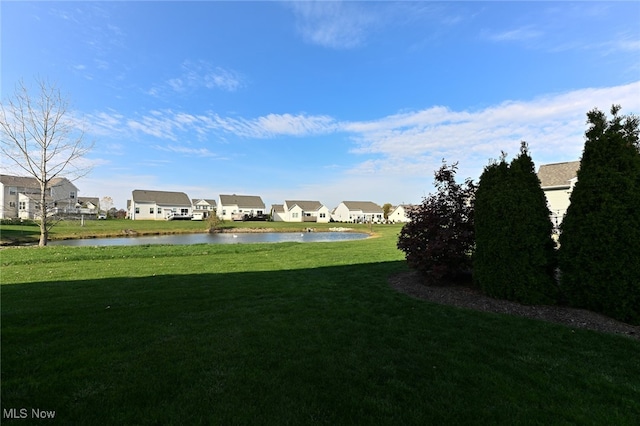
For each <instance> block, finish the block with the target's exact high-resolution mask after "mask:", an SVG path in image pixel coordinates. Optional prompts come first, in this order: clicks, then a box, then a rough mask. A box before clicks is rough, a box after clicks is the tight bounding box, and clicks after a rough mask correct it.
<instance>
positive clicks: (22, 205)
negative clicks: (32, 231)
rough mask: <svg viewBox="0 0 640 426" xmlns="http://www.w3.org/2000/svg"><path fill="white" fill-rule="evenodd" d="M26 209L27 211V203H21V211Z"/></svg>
mask: <svg viewBox="0 0 640 426" xmlns="http://www.w3.org/2000/svg"><path fill="white" fill-rule="evenodd" d="M26 209H27V202H26V201H20V210H26Z"/></svg>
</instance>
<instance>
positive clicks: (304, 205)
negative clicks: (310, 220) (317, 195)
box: [285, 200, 322, 212]
mask: <svg viewBox="0 0 640 426" xmlns="http://www.w3.org/2000/svg"><path fill="white" fill-rule="evenodd" d="M285 204H286V205H287V207H288V208H289V210H291V209H292V208H293V206H296V205H297V206H298V207H300V208H301V209H302V210H303V211H306V212H315V211H318V210H320V209H321V208H322V203H321V202H320V201H300V200H285Z"/></svg>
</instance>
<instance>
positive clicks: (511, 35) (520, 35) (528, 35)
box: [487, 26, 543, 41]
mask: <svg viewBox="0 0 640 426" xmlns="http://www.w3.org/2000/svg"><path fill="white" fill-rule="evenodd" d="M542 35H543V33H542V32H541V31H539V30H536V29H534V28H533V27H531V26H524V27H520V28H515V29H512V30H507V31H502V32H497V33H490V34H488V35H487V38H489V40H493V41H523V40H531V39H535V38H539V37H541V36H542Z"/></svg>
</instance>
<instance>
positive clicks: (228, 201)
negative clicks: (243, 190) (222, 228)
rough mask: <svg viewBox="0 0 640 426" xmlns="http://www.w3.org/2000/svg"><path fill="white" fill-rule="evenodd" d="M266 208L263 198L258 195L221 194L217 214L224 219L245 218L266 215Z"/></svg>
mask: <svg viewBox="0 0 640 426" xmlns="http://www.w3.org/2000/svg"><path fill="white" fill-rule="evenodd" d="M265 211H266V208H265V205H264V202H263V201H262V198H260V197H259V196H257V195H236V194H233V195H223V194H220V197H219V202H218V208H217V214H218V217H219V218H220V219H222V220H244V219H246V218H252V217H260V218H261V217H264V214H265Z"/></svg>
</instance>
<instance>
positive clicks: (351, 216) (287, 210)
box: [0, 161, 580, 226]
mask: <svg viewBox="0 0 640 426" xmlns="http://www.w3.org/2000/svg"><path fill="white" fill-rule="evenodd" d="M579 167H580V162H579V161H571V162H563V163H554V164H544V165H542V166H540V168H539V170H538V179H539V180H540V183H541V186H542V189H543V190H544V193H545V195H546V197H547V203H548V206H549V209H550V210H551V220H552V222H553V223H554V225H556V226H559V225H560V223H561V222H562V218H563V217H564V215H565V214H566V211H567V208H568V207H569V200H570V197H571V192H572V191H573V187H574V185H575V183H576V182H577V171H578V168H579ZM78 192H79V191H78V188H77V187H76V186H75V185H74V184H73V183H72V182H71V181H69V180H68V179H66V178H55V179H52V180H51V182H50V185H49V188H48V192H47V194H46V196H45V202H46V203H47V211H48V214H68V215H84V214H86V215H97V214H98V213H100V203H99V199H98V198H97V197H79V196H78ZM0 197H1V199H0V218H2V219H5V218H21V219H36V218H37V217H38V215H39V214H40V208H39V207H40V206H39V204H40V185H39V183H38V181H37V180H36V179H34V178H30V177H20V176H10V175H0ZM411 208H412V206H411V205H405V204H403V205H399V206H396V207H394V208H393V209H392V210H391V212H390V213H389V215H388V218H387V219H386V220H388V221H390V222H394V223H402V222H407V221H408V212H409V210H410V209H411ZM212 214H216V215H217V216H218V217H219V218H220V219H223V220H247V219H254V220H263V219H266V218H267V217H270V218H271V220H273V221H277V222H318V223H323V222H330V221H334V222H352V223H353V222H382V221H383V220H385V218H384V213H383V210H382V207H380V206H379V205H377V204H376V203H374V202H371V201H343V202H341V203H340V204H339V205H338V206H337V207H335V208H334V209H332V210H330V209H329V208H328V207H327V206H325V205H324V204H322V203H321V202H320V201H314V200H285V201H284V203H283V204H274V205H272V206H271V208H270V209H268V210H267V208H266V206H265V204H264V202H263V201H262V198H261V197H260V196H257V195H236V194H231V195H225V194H221V195H219V196H218V198H209V199H191V198H189V197H188V196H187V194H185V193H184V192H169V191H151V190H134V191H133V192H132V193H131V199H130V200H127V216H128V218H129V219H132V220H175V219H194V218H195V219H205V218H207V217H208V216H209V215H212Z"/></svg>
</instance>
